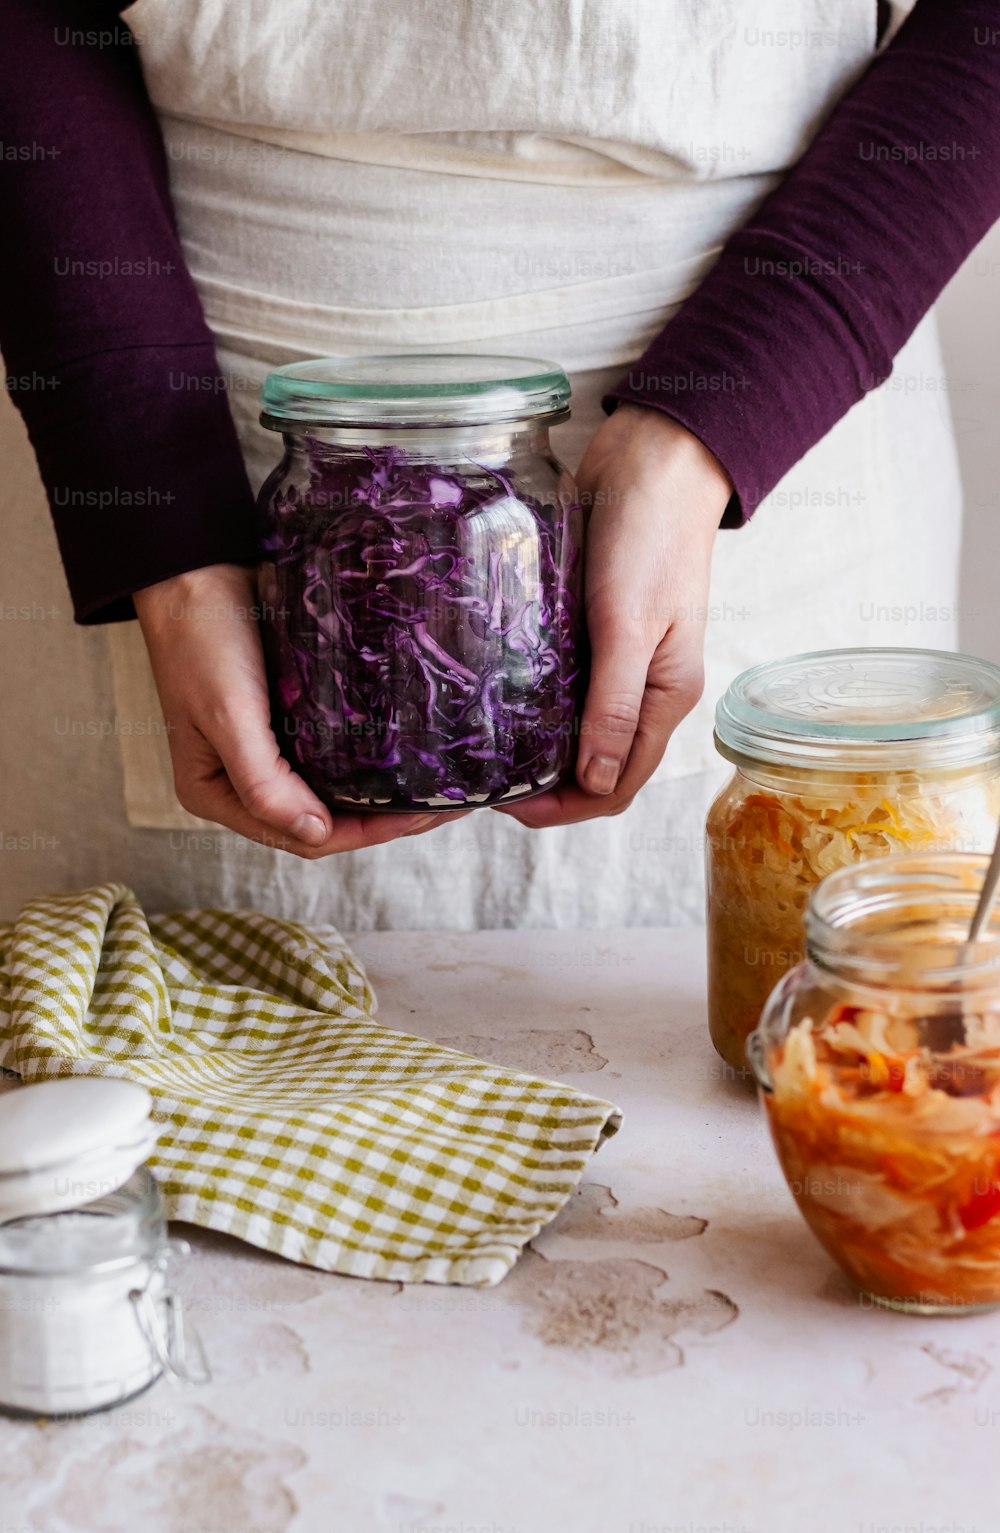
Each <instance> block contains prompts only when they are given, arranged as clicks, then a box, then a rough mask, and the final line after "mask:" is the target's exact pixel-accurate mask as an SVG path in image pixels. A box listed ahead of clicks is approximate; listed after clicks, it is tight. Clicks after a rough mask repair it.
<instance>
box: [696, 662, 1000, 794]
mask: <svg viewBox="0 0 1000 1533" xmlns="http://www.w3.org/2000/svg"><path fill="white" fill-rule="evenodd" d="M715 741H716V747H717V749H718V750H719V752H720V754H721V755H723V756H725V757H726V758H727V759H728V760H731V761H733V762H735V763H736V764H737V765H739V763H740V761H741V760H748V761H759V762H762V763H765V764H771V765H775V766H792V767H798V768H803V769H805V770H807V771H814V770H822V771H824V772H826V773H829V774H836V773H838V772H840V773H850V772H856V771H875V772H896V771H914V770H921V769H927V768H928V767H939V768H941V769H945V768H948V767H960V766H972V765H977V764H986V763H989V762H993V761H1000V666H996V665H993V664H992V663H991V662H990V661H987V660H981V659H979V658H978V657H976V656H973V655H964V654H959V653H954V652H951V651H947V650H932V649H907V648H902V647H899V648H890V647H885V648H877V647H873V648H855V649H829V650H816V651H812V652H807V653H805V654H801V655H792V656H789V657H786V658H784V659H781V660H777V661H768V662H766V663H765V664H763V665H757V666H752V667H751V668H750V669H749V670H746V671H743V672H742V673H741V674H740V675H739V676H737V677H736V679H735V680H734V681H733V682H732V684H731V685H730V687H729V688H728V689H727V691H726V693H725V695H724V696H723V697H722V698H721V699H720V700H719V703H718V706H717V708H716V715H715Z"/></svg>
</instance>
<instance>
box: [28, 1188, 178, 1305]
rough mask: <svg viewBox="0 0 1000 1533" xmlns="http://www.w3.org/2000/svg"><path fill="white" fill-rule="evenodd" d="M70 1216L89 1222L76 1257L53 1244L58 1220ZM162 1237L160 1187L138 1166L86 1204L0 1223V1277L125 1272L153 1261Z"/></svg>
mask: <svg viewBox="0 0 1000 1533" xmlns="http://www.w3.org/2000/svg"><path fill="white" fill-rule="evenodd" d="M74 1215H79V1216H82V1217H84V1218H93V1224H92V1226H91V1227H90V1228H89V1230H88V1238H87V1239H86V1240H84V1241H82V1242H81V1244H82V1245H83V1246H84V1248H85V1253H84V1254H83V1255H81V1256H79V1257H77V1258H74V1257H73V1256H72V1255H71V1254H70V1250H68V1249H67V1247H66V1243H65V1241H63V1240H60V1239H59V1224H58V1221H60V1220H62V1219H65V1218H67V1217H70V1216H74ZM165 1237H166V1224H165V1218H164V1212H163V1198H162V1194H161V1192H160V1184H159V1182H158V1181H157V1180H156V1177H155V1176H154V1175H153V1173H152V1171H151V1170H150V1169H149V1167H148V1166H140V1167H139V1168H138V1169H137V1170H136V1171H134V1172H133V1173H132V1175H131V1176H130V1177H129V1179H128V1181H126V1182H123V1183H122V1184H121V1185H120V1186H119V1187H116V1188H114V1189H113V1190H111V1191H108V1192H104V1193H102V1194H100V1195H99V1196H98V1197H96V1198H93V1199H92V1200H91V1201H90V1202H87V1203H82V1204H81V1203H75V1204H72V1205H70V1206H68V1207H67V1208H65V1209H62V1210H60V1211H58V1212H55V1213H43V1214H25V1215H22V1216H21V1217H20V1218H18V1219H11V1220H9V1221H8V1222H7V1223H5V1224H0V1276H4V1277H24V1278H30V1277H72V1276H74V1275H77V1274H79V1275H85V1274H87V1273H96V1272H107V1271H112V1270H115V1269H118V1268H126V1267H131V1266H134V1265H135V1264H136V1262H140V1261H144V1260H148V1259H149V1258H151V1257H153V1256H155V1254H156V1253H157V1251H158V1249H159V1247H160V1246H161V1245H162V1243H163V1241H164V1239H165ZM33 1247H35V1248H36V1249H34V1250H33V1249H32V1248H33Z"/></svg>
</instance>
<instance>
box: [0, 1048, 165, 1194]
mask: <svg viewBox="0 0 1000 1533" xmlns="http://www.w3.org/2000/svg"><path fill="white" fill-rule="evenodd" d="M151 1106H152V1099H151V1097H150V1095H149V1092H148V1091H147V1090H146V1088H145V1087H144V1086H137V1085H136V1084H135V1083H134V1082H132V1081H123V1080H105V1079H101V1078H99V1077H97V1076H93V1075H74V1076H64V1077H61V1078H60V1079H58V1080H51V1081H42V1082H41V1083H40V1084H38V1085H30V1086H20V1087H16V1088H15V1089H14V1090H13V1091H7V1092H4V1093H3V1095H2V1096H0V1223H3V1222H4V1221H5V1220H7V1219H20V1218H23V1217H24V1216H25V1215H27V1214H52V1213H58V1212H60V1211H61V1210H63V1209H67V1208H79V1207H82V1205H83V1204H85V1203H91V1202H93V1201H94V1200H95V1199H96V1198H100V1197H104V1196H106V1195H107V1194H108V1193H110V1192H114V1191H115V1189H116V1188H118V1187H120V1186H121V1185H122V1183H123V1182H127V1181H128V1179H129V1177H130V1176H131V1175H132V1173H133V1171H135V1170H136V1169H137V1167H139V1166H141V1165H142V1163H143V1161H144V1160H145V1159H146V1156H147V1155H148V1154H149V1152H150V1150H151V1149H152V1148H153V1145H154V1144H155V1143H156V1138H157V1129H156V1127H155V1125H153V1124H152V1123H150V1121H149V1112H150V1108H151Z"/></svg>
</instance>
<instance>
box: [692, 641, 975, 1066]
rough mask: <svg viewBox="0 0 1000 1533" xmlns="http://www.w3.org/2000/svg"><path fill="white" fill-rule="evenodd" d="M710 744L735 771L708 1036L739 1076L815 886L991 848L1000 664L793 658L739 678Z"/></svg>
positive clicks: (712, 871)
mask: <svg viewBox="0 0 1000 1533" xmlns="http://www.w3.org/2000/svg"><path fill="white" fill-rule="evenodd" d="M715 740H716V746H717V748H718V750H719V752H720V753H721V754H722V755H723V756H725V757H726V758H727V760H729V761H731V762H732V763H733V765H734V767H735V772H734V775H733V777H732V778H731V779H730V781H729V783H728V784H727V785H726V786H725V787H724V788H723V790H722V792H721V793H720V794H719V796H718V797H717V798H716V800H715V802H714V803H713V805H712V807H711V809H710V810H709V815H708V824H707V830H706V898H707V929H708V1019H709V1031H710V1033H711V1037H712V1042H713V1043H714V1045H715V1047H716V1049H717V1050H718V1052H719V1053H720V1054H721V1055H722V1058H723V1059H724V1060H725V1061H726V1063H727V1064H728V1065H729V1066H731V1067H732V1069H733V1070H734V1071H736V1072H741V1073H744V1074H745V1073H746V1072H745V1060H744V1048H745V1045H746V1040H747V1038H748V1037H749V1035H750V1033H751V1032H752V1031H753V1029H754V1028H755V1027H756V1025H757V1023H758V1021H759V1020H760V1015H761V1012H762V1010H763V1007H764V1003H765V1001H766V1000H767V997H768V995H769V993H770V991H771V990H772V988H773V987H774V985H775V983H776V982H777V981H778V980H779V979H780V978H781V976H782V975H783V974H785V973H787V972H788V970H789V969H791V968H793V967H794V966H795V965H796V964H797V963H798V962H799V961H800V959H801V958H802V953H803V936H804V931H803V920H804V916H805V908H806V902H807V900H808V898H809V895H810V893H811V891H812V890H813V888H815V886H816V884H817V883H818V882H819V880H820V879H821V878H823V877H824V876H825V875H826V874H828V873H830V872H832V871H833V870H834V869H835V868H838V867H842V866H850V865H852V864H855V863H859V862H862V861H865V860H867V859H868V858H871V857H882V856H888V855H891V854H892V853H896V852H902V851H919V852H933V851H956V852H958V851H968V852H980V851H987V850H989V849H990V847H992V845H993V839H994V836H995V835H996V826H997V820H998V817H1000V668H998V667H997V666H994V665H990V664H989V663H988V662H987V661H984V660H977V659H974V658H973V657H971V656H968V655H956V654H947V653H944V652H940V651H937V650H920V649H845V650H827V651H821V652H818V653H815V654H806V655H796V656H793V657H792V658H790V659H787V660H781V661H777V662H774V663H771V664H768V665H761V666H756V667H754V668H753V669H752V670H749V671H744V672H743V674H742V675H741V676H739V677H737V679H736V680H735V681H734V682H733V684H732V686H731V687H730V688H729V690H728V692H727V693H726V695H725V697H723V698H722V700H721V701H720V703H719V706H718V709H717V711H716V731H715Z"/></svg>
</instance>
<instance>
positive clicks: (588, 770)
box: [583, 756, 619, 793]
mask: <svg viewBox="0 0 1000 1533" xmlns="http://www.w3.org/2000/svg"><path fill="white" fill-rule="evenodd" d="M618 773H619V766H618V762H617V761H616V760H615V759H614V757H613V756H591V758H590V760H589V761H588V762H587V765H586V766H585V767H584V769H583V785H584V787H585V788H589V790H590V792H591V793H613V792H614V791H615V788H616V787H617V785H618Z"/></svg>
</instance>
